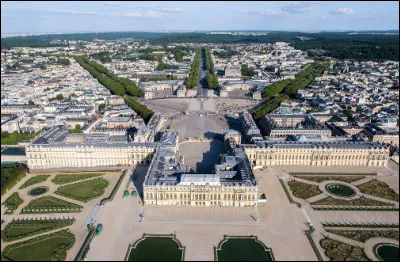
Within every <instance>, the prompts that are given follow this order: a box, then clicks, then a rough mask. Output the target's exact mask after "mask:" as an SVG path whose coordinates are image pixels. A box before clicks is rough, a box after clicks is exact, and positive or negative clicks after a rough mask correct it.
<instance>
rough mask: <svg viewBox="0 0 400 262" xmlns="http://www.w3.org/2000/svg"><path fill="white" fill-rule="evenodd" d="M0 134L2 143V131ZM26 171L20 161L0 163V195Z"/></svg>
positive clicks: (19, 179) (25, 167)
mask: <svg viewBox="0 0 400 262" xmlns="http://www.w3.org/2000/svg"><path fill="white" fill-rule="evenodd" d="M1 136H2V138H1V142H2V144H3V133H2V134H1ZM26 171H28V168H27V166H25V165H24V164H20V163H16V164H10V165H1V195H3V194H4V193H6V192H7V190H6V189H8V190H10V189H11V188H12V187H13V186H14V185H15V184H17V181H21V179H22V178H23V177H24V176H25V175H26Z"/></svg>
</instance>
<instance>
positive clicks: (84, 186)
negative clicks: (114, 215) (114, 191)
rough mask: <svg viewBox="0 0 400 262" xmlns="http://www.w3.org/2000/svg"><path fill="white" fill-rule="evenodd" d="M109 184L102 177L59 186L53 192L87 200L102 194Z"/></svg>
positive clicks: (79, 199)
mask: <svg viewBox="0 0 400 262" xmlns="http://www.w3.org/2000/svg"><path fill="white" fill-rule="evenodd" d="M109 184H110V183H109V182H108V181H107V180H105V179H104V178H97V179H93V180H88V181H83V182H79V183H74V184H70V185H65V186H60V187H59V188H57V191H55V192H54V193H55V194H58V195H61V196H65V197H68V198H71V199H75V200H78V201H82V202H88V201H90V200H92V199H95V198H98V197H100V196H102V195H103V194H104V192H105V189H106V188H107V187H108V185H109Z"/></svg>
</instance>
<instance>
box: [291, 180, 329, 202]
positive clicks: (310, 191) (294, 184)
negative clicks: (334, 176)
mask: <svg viewBox="0 0 400 262" xmlns="http://www.w3.org/2000/svg"><path fill="white" fill-rule="evenodd" d="M288 185H289V187H290V190H292V193H293V195H294V196H295V197H298V198H302V199H307V198H310V197H313V196H317V195H319V194H321V193H322V191H321V190H319V188H318V186H316V185H310V184H306V183H302V182H299V181H295V180H291V181H289V182H288Z"/></svg>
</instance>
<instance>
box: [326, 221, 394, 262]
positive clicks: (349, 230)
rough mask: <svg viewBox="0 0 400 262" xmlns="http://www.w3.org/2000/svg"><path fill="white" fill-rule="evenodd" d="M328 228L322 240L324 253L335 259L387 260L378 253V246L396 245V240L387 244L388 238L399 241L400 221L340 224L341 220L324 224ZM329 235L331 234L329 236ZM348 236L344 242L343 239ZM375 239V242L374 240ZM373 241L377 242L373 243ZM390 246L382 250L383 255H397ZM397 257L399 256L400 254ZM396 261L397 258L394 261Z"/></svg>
mask: <svg viewBox="0 0 400 262" xmlns="http://www.w3.org/2000/svg"><path fill="white" fill-rule="evenodd" d="M322 225H323V227H324V230H325V233H323V235H324V238H323V239H321V240H320V245H321V247H322V248H323V249H324V250H325V255H326V256H327V257H328V258H330V259H331V260H334V261H348V260H355V261H367V260H374V259H375V260H384V261H386V260H385V259H381V258H380V256H379V255H378V254H377V246H380V245H386V246H394V247H395V248H396V245H395V244H393V243H385V242H388V241H387V240H391V241H392V242H394V243H395V242H397V253H398V241H399V225H398V224H340V223H323V224H322ZM326 235H328V236H326ZM341 238H345V239H347V241H346V243H344V242H343V241H344V239H343V240H341ZM385 239H387V240H385ZM371 241H372V242H371ZM371 243H378V244H375V245H371ZM395 248H393V247H391V248H388V247H386V248H384V249H385V250H383V249H382V250H381V253H382V255H383V256H384V257H391V258H393V256H395V255H394V254H393V250H394V249H395ZM397 257H398V255H397ZM392 261H396V260H392Z"/></svg>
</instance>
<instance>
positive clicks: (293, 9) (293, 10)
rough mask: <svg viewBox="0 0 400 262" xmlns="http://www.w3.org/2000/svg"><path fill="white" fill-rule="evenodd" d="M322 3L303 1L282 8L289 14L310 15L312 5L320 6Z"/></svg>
mask: <svg viewBox="0 0 400 262" xmlns="http://www.w3.org/2000/svg"><path fill="white" fill-rule="evenodd" d="M320 3H321V2H320V1H301V2H295V3H292V4H289V5H288V6H285V7H283V8H282V10H283V11H286V12H288V13H289V14H303V13H308V12H310V11H311V10H312V7H311V6H312V5H316V4H320Z"/></svg>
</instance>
